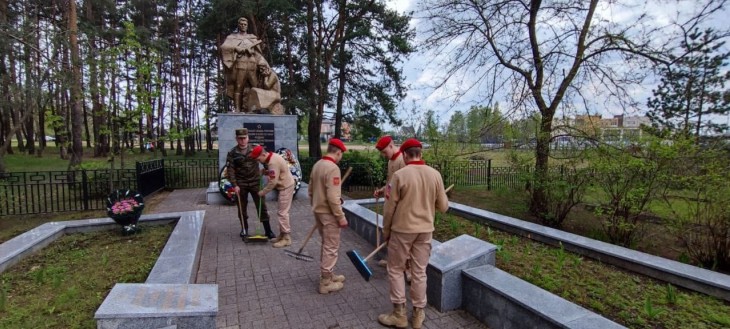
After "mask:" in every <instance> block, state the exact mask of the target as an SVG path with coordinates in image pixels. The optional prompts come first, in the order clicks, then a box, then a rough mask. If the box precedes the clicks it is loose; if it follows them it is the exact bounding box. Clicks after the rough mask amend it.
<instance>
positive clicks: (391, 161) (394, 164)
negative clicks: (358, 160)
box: [373, 135, 406, 198]
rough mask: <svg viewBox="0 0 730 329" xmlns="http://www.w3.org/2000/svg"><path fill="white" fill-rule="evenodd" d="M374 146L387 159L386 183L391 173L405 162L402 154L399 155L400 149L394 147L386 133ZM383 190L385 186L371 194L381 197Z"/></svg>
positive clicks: (404, 164)
mask: <svg viewBox="0 0 730 329" xmlns="http://www.w3.org/2000/svg"><path fill="white" fill-rule="evenodd" d="M375 148H376V149H378V151H379V152H380V155H381V156H383V157H384V158H386V159H388V173H387V175H386V177H385V182H386V184H387V182H389V181H390V178H391V177H393V173H395V172H396V171H398V169H400V168H403V167H405V166H406V163H405V161H403V156H402V155H401V152H400V150H399V149H398V148H397V147H395V143H394V142H393V138H392V137H390V136H388V135H385V136H383V137H380V139H379V140H378V142H377V143H376V144H375ZM384 192H385V186H383V187H381V188H379V189H377V190H375V192H374V193H373V196H374V197H376V198H379V197H382V196H383V193H384Z"/></svg>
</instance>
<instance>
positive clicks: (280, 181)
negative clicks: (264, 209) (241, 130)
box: [249, 145, 294, 248]
mask: <svg viewBox="0 0 730 329" xmlns="http://www.w3.org/2000/svg"><path fill="white" fill-rule="evenodd" d="M249 157H251V158H252V159H256V160H258V161H259V162H260V163H262V164H264V165H265V166H266V169H265V172H266V175H267V176H268V177H269V182H268V183H267V184H266V186H264V188H263V189H262V190H261V191H259V193H258V194H259V197H262V198H263V197H264V196H265V195H266V194H267V193H269V192H271V191H273V190H274V189H276V190H278V191H279V200H278V202H279V209H278V211H277V212H276V214H277V215H278V217H279V237H278V238H276V239H274V240H272V241H273V242H274V244H273V245H272V246H273V247H274V248H284V247H288V246H291V225H289V209H291V202H292V198H293V197H294V177H293V176H292V175H291V171H289V164H288V163H287V161H286V160H284V158H282V157H281V155H278V154H276V153H273V152H267V151H266V150H265V149H264V147H263V146H261V145H258V146H256V147H254V148H253V150H252V151H251V153H250V154H249Z"/></svg>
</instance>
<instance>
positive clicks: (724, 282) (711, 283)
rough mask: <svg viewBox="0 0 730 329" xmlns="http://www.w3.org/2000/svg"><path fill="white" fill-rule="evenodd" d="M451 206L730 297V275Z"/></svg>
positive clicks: (588, 254) (503, 227)
mask: <svg viewBox="0 0 730 329" xmlns="http://www.w3.org/2000/svg"><path fill="white" fill-rule="evenodd" d="M450 206H451V208H450V209H449V212H451V213H453V214H455V215H458V216H461V217H464V218H468V219H470V220H472V221H475V222H478V223H482V224H487V225H489V226H492V227H494V228H497V229H499V230H503V231H505V232H510V233H513V234H517V235H521V236H525V237H527V236H529V237H530V239H533V240H537V241H540V242H543V243H546V244H549V245H553V246H558V245H559V244H561V243H562V245H563V247H564V248H565V250H568V251H571V252H574V253H576V254H580V255H584V256H586V257H590V258H593V259H596V260H599V261H601V262H603V263H608V264H611V265H615V266H617V267H620V268H623V269H626V270H630V271H634V272H637V273H640V274H643V275H646V276H648V277H652V278H655V279H657V280H661V281H665V282H669V283H672V284H675V285H677V286H680V287H684V288H687V289H690V290H694V291H698V292H701V293H704V294H708V295H710V296H715V297H718V298H722V299H724V300H726V301H730V275H725V274H722V273H718V272H714V271H710V270H706V269H703V268H699V267H697V266H692V265H688V264H684V263H680V262H677V261H673V260H670V259H666V258H662V257H657V256H654V255H650V254H647V253H643V252H640V251H636V250H631V249H628V248H624V247H620V246H617V245H613V244H610V243H605V242H602V241H598V240H594V239H589V238H586V237H583V236H580V235H576V234H572V233H568V232H565V231H561V230H557V229H553V228H549V227H546V226H542V225H538V224H534V223H530V222H526V221H523V220H519V219H516V218H512V217H509V216H504V215H500V214H497V213H493V212H491V211H486V210H482V209H478V208H474V207H469V206H465V205H462V204H458V203H453V202H452V203H451V204H450Z"/></svg>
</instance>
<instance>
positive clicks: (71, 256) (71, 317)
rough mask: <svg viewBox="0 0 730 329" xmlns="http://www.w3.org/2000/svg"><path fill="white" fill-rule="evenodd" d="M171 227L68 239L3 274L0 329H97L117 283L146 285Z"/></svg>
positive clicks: (110, 231) (94, 234)
mask: <svg viewBox="0 0 730 329" xmlns="http://www.w3.org/2000/svg"><path fill="white" fill-rule="evenodd" d="M172 228H173V226H172V225H148V226H145V225H143V226H142V229H143V231H142V232H141V233H139V234H135V235H132V236H128V237H125V236H122V235H121V233H120V231H119V230H116V229H115V230H109V231H101V232H91V233H76V234H70V235H65V236H63V237H61V238H60V239H58V240H56V241H54V242H53V243H51V244H50V245H49V246H48V247H46V248H45V249H43V250H42V251H40V252H38V253H36V254H34V255H32V256H30V257H27V258H25V259H23V260H22V261H20V262H19V263H18V264H15V265H14V266H13V267H11V268H10V269H8V270H7V271H5V272H4V273H3V274H0V284H1V285H2V286H0V328H89V329H91V328H96V321H94V312H96V309H97V308H99V306H100V305H101V302H102V301H103V300H104V298H105V297H106V295H107V294H108V293H109V291H110V290H111V288H112V287H113V286H114V284H115V283H117V282H144V280H145V279H146V278H147V275H148V274H149V271H150V270H152V267H153V266H154V264H155V262H156V261H157V257H158V256H159V253H160V252H161V251H162V248H163V247H164V245H165V243H166V241H167V238H168V237H169V235H170V232H172Z"/></svg>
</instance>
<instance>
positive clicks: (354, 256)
mask: <svg viewBox="0 0 730 329" xmlns="http://www.w3.org/2000/svg"><path fill="white" fill-rule="evenodd" d="M347 257H349V258H350V261H351V262H352V265H355V268H356V269H357V271H358V272H360V275H361V276H362V278H363V279H365V281H370V278H371V277H372V276H373V271H371V270H370V267H368V263H367V262H366V261H365V260H364V259H363V258H362V257H361V256H360V254H358V253H357V251H356V250H350V251H348V252H347Z"/></svg>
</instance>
